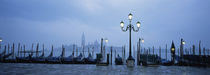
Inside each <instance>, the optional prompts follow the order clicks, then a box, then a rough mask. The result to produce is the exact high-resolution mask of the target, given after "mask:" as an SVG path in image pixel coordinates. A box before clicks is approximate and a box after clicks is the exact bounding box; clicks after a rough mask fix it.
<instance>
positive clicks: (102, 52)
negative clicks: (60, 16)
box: [101, 38, 108, 59]
mask: <svg viewBox="0 0 210 75" xmlns="http://www.w3.org/2000/svg"><path fill="white" fill-rule="evenodd" d="M103 40H105V42H106V43H108V39H107V38H101V54H102V59H104V56H105V50H103Z"/></svg>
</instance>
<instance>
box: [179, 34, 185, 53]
mask: <svg viewBox="0 0 210 75" xmlns="http://www.w3.org/2000/svg"><path fill="white" fill-rule="evenodd" d="M184 44H185V41H184V40H183V39H182V38H181V45H180V55H181V57H182V56H183V54H184Z"/></svg>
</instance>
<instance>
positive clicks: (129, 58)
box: [126, 56, 135, 67]
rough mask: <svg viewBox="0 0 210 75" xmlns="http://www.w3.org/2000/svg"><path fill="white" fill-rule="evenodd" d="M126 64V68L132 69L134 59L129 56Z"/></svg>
mask: <svg viewBox="0 0 210 75" xmlns="http://www.w3.org/2000/svg"><path fill="white" fill-rule="evenodd" d="M126 63H127V66H128V67H134V65H135V64H134V63H135V59H134V58H133V57H132V56H129V57H128V59H127V60H126Z"/></svg>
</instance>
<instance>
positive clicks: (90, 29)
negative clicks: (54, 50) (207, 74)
mask: <svg viewBox="0 0 210 75" xmlns="http://www.w3.org/2000/svg"><path fill="white" fill-rule="evenodd" d="M209 8H210V1H209V0H0V37H2V38H3V44H7V43H13V42H15V43H18V42H21V43H22V44H30V45H31V43H38V42H39V43H44V44H46V45H47V46H50V45H51V44H54V45H56V46H57V47H58V46H60V45H61V44H66V45H69V44H73V43H76V44H78V45H81V36H82V33H83V32H84V33H85V37H86V44H88V43H89V42H94V41H95V40H98V41H100V38H101V37H105V38H108V39H109V42H108V45H114V46H121V45H126V46H128V32H122V31H121V29H120V21H124V22H125V24H126V25H127V24H128V14H129V13H132V14H133V21H132V24H133V25H134V26H135V27H136V22H137V21H140V22H141V28H140V31H139V32H132V41H133V44H136V42H137V40H138V38H139V37H142V38H144V39H145V43H144V44H143V46H144V47H151V46H153V45H154V46H155V47H159V46H162V47H164V48H165V44H168V45H171V41H172V40H174V42H175V44H176V46H177V47H178V46H179V44H180V39H181V38H183V39H184V40H185V41H186V46H185V47H188V48H189V47H190V46H192V45H193V44H195V45H196V47H197V46H198V42H199V40H201V41H202V46H206V47H207V48H209V47H210V39H209V38H210V29H209V28H210V14H209V13H210V10H209Z"/></svg>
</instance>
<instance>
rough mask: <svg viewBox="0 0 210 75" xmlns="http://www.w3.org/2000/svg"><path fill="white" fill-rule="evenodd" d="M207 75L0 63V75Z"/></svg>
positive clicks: (185, 70) (205, 73)
mask: <svg viewBox="0 0 210 75" xmlns="http://www.w3.org/2000/svg"><path fill="white" fill-rule="evenodd" d="M44 74H47V75H209V74H210V68H203V67H184V66H182V67H180V66H148V67H144V66H135V67H134V68H128V67H127V66H125V65H119V66H116V65H112V66H96V65H77V64H27V63H0V75H44Z"/></svg>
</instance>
